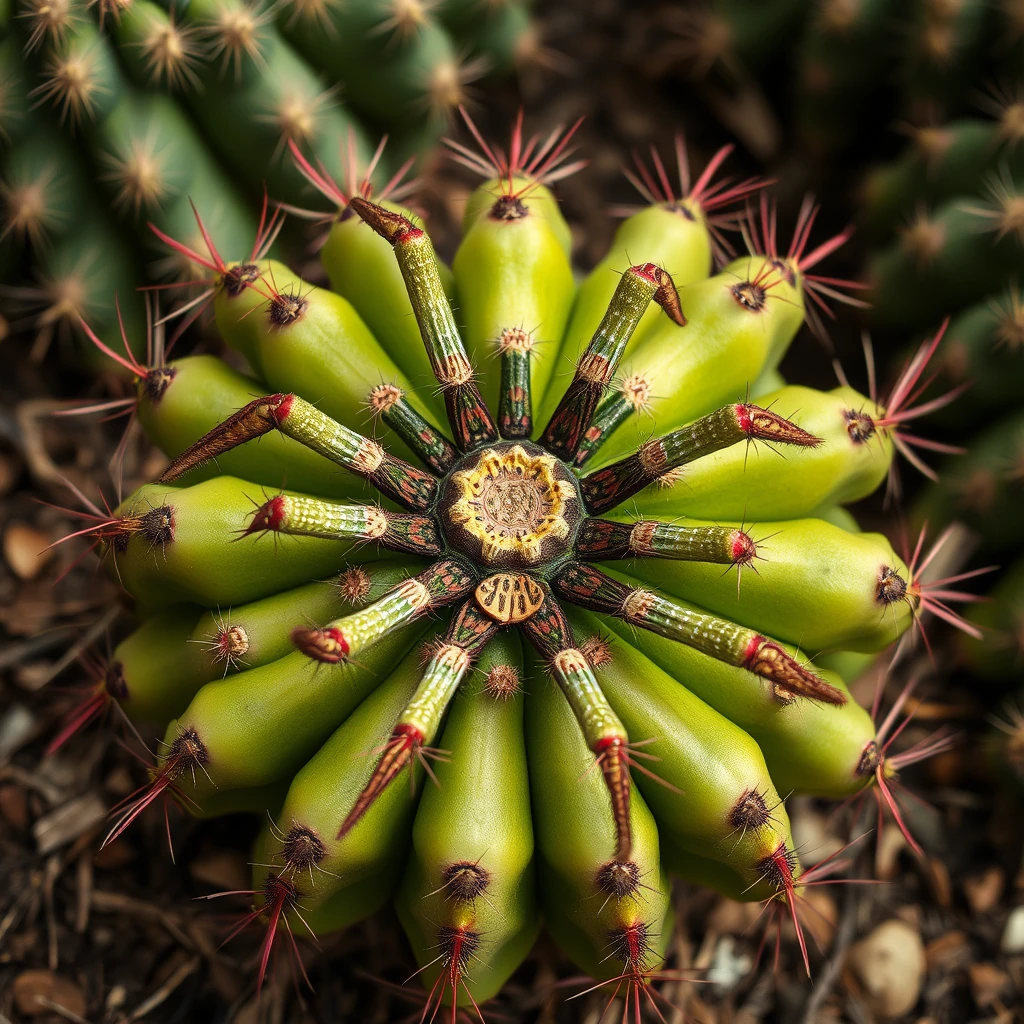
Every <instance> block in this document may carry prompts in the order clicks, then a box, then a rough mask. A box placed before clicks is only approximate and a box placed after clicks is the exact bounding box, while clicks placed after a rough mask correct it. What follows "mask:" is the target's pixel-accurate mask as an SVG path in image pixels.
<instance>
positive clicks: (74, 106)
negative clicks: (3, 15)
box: [29, 5, 127, 131]
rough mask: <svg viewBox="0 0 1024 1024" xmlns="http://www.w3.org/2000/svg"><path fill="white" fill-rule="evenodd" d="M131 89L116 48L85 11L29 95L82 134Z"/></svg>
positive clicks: (53, 50)
mask: <svg viewBox="0 0 1024 1024" xmlns="http://www.w3.org/2000/svg"><path fill="white" fill-rule="evenodd" d="M76 6H77V5H76ZM126 85H127V83H126V82H125V78H124V73H123V72H122V70H121V67H120V65H119V64H118V60H117V53H116V50H115V48H114V47H113V46H112V45H111V43H110V40H109V39H108V38H107V37H106V36H105V35H104V34H103V33H102V32H101V31H100V28H99V26H98V25H97V24H96V23H95V22H94V21H93V20H92V19H91V18H89V17H87V16H86V15H85V11H84V10H82V11H81V16H79V17H75V18H74V19H73V20H72V21H70V22H69V23H68V25H67V26H66V28H65V30H64V32H63V33H62V35H61V38H60V39H58V40H55V41H54V42H53V45H52V46H51V47H49V48H48V50H47V52H46V53H45V55H44V56H43V58H42V60H41V67H40V84H39V85H37V86H35V87H34V88H33V89H32V91H31V92H30V93H29V95H30V96H31V97H33V98H34V99H35V100H36V102H37V103H38V104H39V105H45V106H47V107H49V108H50V109H51V110H53V111H54V113H55V114H56V115H57V117H58V119H59V120H60V123H61V124H62V125H67V126H68V128H69V129H70V130H72V131H82V130H87V128H88V126H89V125H92V124H97V123H99V122H101V121H103V119H104V118H106V117H107V115H108V114H110V112H111V111H112V110H113V109H114V107H115V106H116V104H117V102H118V100H119V99H120V97H121V94H122V92H123V90H124V89H125V87H126Z"/></svg>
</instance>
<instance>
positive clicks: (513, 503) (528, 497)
mask: <svg viewBox="0 0 1024 1024" xmlns="http://www.w3.org/2000/svg"><path fill="white" fill-rule="evenodd" d="M446 498H447V500H446V501H445V506H446V511H445V514H444V517H443V518H445V519H447V524H446V525H448V526H450V527H451V528H452V529H451V530H449V531H448V532H449V534H450V540H451V541H452V543H453V544H454V545H455V546H456V547H458V548H461V549H462V550H464V551H466V553H467V554H470V555H471V556H472V557H473V558H474V559H476V560H477V561H479V562H481V563H483V564H484V565H518V566H537V565H539V564H540V563H541V562H544V561H550V560H551V559H553V558H557V557H559V556H560V555H561V554H563V553H565V552H566V551H568V546H569V543H570V542H571V536H570V535H571V533H572V532H573V528H574V526H575V525H576V523H577V522H578V521H579V517H580V500H579V492H578V491H577V489H576V486H575V484H574V483H573V481H572V475H571V474H570V473H569V471H568V470H567V469H566V467H565V466H563V465H562V463H561V462H559V461H558V459H556V458H554V457H553V456H551V455H549V454H547V453H546V452H544V451H543V450H541V449H540V448H537V447H536V446H535V445H532V444H529V443H528V442H526V443H522V444H511V445H496V446H494V447H489V448H485V449H484V450H483V451H481V452H479V453H474V454H473V455H472V456H471V457H470V459H469V460H468V463H466V464H464V465H463V467H461V468H457V469H456V470H455V471H454V472H453V473H452V474H451V477H450V479H449V485H448V489H447V494H446Z"/></svg>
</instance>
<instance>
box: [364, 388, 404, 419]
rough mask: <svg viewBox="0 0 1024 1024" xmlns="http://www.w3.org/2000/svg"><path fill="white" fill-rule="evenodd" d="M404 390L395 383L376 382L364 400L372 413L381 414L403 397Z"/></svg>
mask: <svg viewBox="0 0 1024 1024" xmlns="http://www.w3.org/2000/svg"><path fill="white" fill-rule="evenodd" d="M404 397H405V392H404V391H403V390H402V389H401V388H400V387H398V385H397V384H378V385H377V386H376V387H375V388H374V389H373V390H372V391H371V392H370V395H369V397H368V398H367V400H366V404H367V405H369V407H370V409H371V410H372V411H373V413H374V415H376V416H381V415H383V414H384V413H386V412H387V411H388V410H389V409H392V408H394V407H395V406H396V405H397V404H398V403H399V402H400V401H401V400H402V399H403V398H404Z"/></svg>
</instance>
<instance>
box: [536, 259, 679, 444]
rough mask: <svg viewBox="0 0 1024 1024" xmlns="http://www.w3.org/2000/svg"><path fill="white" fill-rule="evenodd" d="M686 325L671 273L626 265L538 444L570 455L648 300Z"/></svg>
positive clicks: (651, 264)
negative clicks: (626, 267)
mask: <svg viewBox="0 0 1024 1024" xmlns="http://www.w3.org/2000/svg"><path fill="white" fill-rule="evenodd" d="M652 299H653V300H654V301H655V302H657V303H658V305H659V306H661V307H662V309H664V310H665V311H666V312H667V313H668V315H669V316H670V317H672V319H673V320H674V321H675V322H676V323H677V324H679V325H680V326H684V325H685V324H686V317H685V316H683V311H682V307H681V306H680V304H679V295H678V293H677V292H676V286H675V285H674V284H673V283H672V278H671V277H669V275H668V274H667V273H666V272H665V271H664V270H662V269H661V268H660V267H657V266H655V265H654V264H653V263H642V264H638V265H637V266H633V267H630V268H629V270H627V271H626V272H625V273H624V274H623V275H622V277H621V279H620V280H619V283H618V286H617V287H616V289H615V294H614V295H613V296H612V300H611V302H610V303H609V305H608V309H607V311H606V312H605V315H604V318H603V319H602V320H601V323H600V325H599V326H598V328H597V330H596V331H595V332H594V336H593V338H591V340H590V344H589V345H588V346H587V348H586V351H585V352H584V353H583V355H582V356H581V357H580V360H579V363H577V366H576V373H575V375H574V376H573V379H572V383H571V384H570V385H569V387H568V388H567V389H566V392H565V394H564V395H563V396H562V400H561V401H560V402H559V403H558V407H557V408H556V409H555V411H554V414H553V415H552V417H551V420H550V421H549V423H548V425H547V426H546V427H545V428H544V434H543V436H542V437H541V440H540V443H541V444H542V445H543V446H544V447H545V448H547V449H548V451H550V452H551V453H552V454H554V455H556V456H557V457H558V458H560V459H566V460H572V459H573V458H574V456H575V455H576V450H577V448H578V447H579V444H580V441H581V440H582V439H583V436H584V434H585V432H586V430H587V428H588V427H589V426H590V422H591V420H592V419H593V418H594V410H595V409H596V408H597V403H598V401H599V400H600V398H601V395H602V394H603V393H604V390H605V388H606V387H607V386H608V385H609V384H610V383H611V382H612V379H613V378H614V376H615V370H616V369H617V367H618V365H619V361H620V360H621V359H622V353H623V352H624V351H625V350H626V343H627V342H628V341H629V339H630V338H631V337H632V336H633V332H634V331H635V330H636V326H637V324H638V323H639V322H640V318H641V317H642V316H643V315H644V313H645V312H646V311H647V307H648V306H649V305H650V303H651V300H652Z"/></svg>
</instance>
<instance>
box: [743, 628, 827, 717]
mask: <svg viewBox="0 0 1024 1024" xmlns="http://www.w3.org/2000/svg"><path fill="white" fill-rule="evenodd" d="M743 667H744V668H746V669H749V670H750V671H751V672H753V673H754V674H755V675H759V676H760V677H761V678H762V679H767V680H768V682H769V683H771V684H772V688H773V690H775V691H779V692H780V695H781V696H783V697H784V698H785V697H809V698H810V699H811V700H820V701H822V702H823V703H825V704H835V705H843V704H845V703H846V700H847V697H846V694H845V693H843V691H842V690H840V689H838V688H837V687H835V686H832V685H831V684H830V683H826V682H825V680H824V679H822V678H821V677H820V676H817V675H815V674H814V673H813V672H811V671H810V670H809V669H807V668H805V667H804V666H803V665H801V664H800V663H799V662H798V661H797V660H796V659H795V658H794V657H793V656H792V655H790V654H788V653H787V652H786V651H784V650H783V649H782V648H781V647H780V646H779V645H778V644H777V643H774V642H773V641H771V640H766V639H765V638H764V637H763V636H760V635H755V636H754V637H753V638H752V639H751V640H750V643H749V644H748V645H747V650H746V656H745V658H744V661H743Z"/></svg>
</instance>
